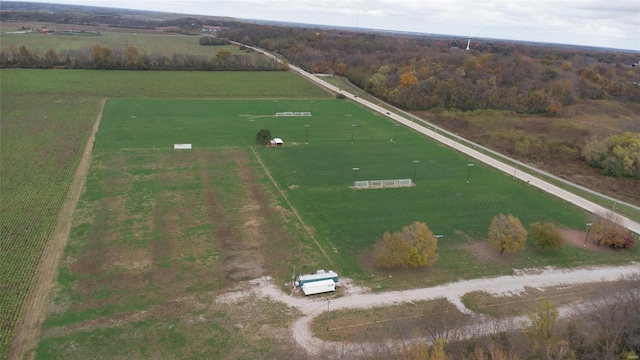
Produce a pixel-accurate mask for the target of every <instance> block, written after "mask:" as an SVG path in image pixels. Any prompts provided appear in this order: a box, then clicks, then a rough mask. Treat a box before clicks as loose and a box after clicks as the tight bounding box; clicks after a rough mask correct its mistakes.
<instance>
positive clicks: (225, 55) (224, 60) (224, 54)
mask: <svg viewBox="0 0 640 360" xmlns="http://www.w3.org/2000/svg"><path fill="white" fill-rule="evenodd" d="M231 58H232V54H231V51H229V50H220V51H218V52H217V53H216V60H217V61H218V64H220V65H221V66H227V65H229V63H230V62H231Z"/></svg>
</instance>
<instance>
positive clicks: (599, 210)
mask: <svg viewBox="0 0 640 360" xmlns="http://www.w3.org/2000/svg"><path fill="white" fill-rule="evenodd" d="M245 46H246V45H245ZM253 49H254V50H256V51H259V52H262V53H263V54H265V55H266V56H268V57H269V58H271V59H273V60H274V61H278V62H279V61H280V59H278V58H277V57H276V56H274V55H273V54H270V53H268V52H266V51H264V50H262V49H259V48H253ZM289 68H290V69H291V70H293V71H296V72H297V73H299V74H300V75H302V76H303V77H305V78H307V79H309V80H311V81H313V82H315V83H317V84H319V85H321V86H323V87H325V88H327V89H329V90H332V91H335V92H336V93H341V94H343V95H344V96H345V97H346V98H349V99H351V100H353V101H355V102H357V103H359V104H362V105H363V106H366V107H368V108H369V109H371V110H373V111H376V112H378V113H380V114H382V115H384V116H387V117H389V118H391V119H393V120H394V121H397V122H398V123H400V124H402V125H404V126H406V127H408V128H411V129H413V130H415V131H418V132H420V133H422V134H425V135H427V136H429V137H431V138H432V139H435V140H437V141H439V142H441V143H442V144H445V145H448V146H451V147H452V148H453V149H455V150H457V151H460V152H461V153H464V154H467V155H469V156H471V157H473V158H475V159H477V160H479V161H481V162H483V163H485V164H487V165H489V166H492V167H494V168H496V169H498V170H500V171H503V172H505V173H507V174H509V175H511V176H513V177H514V178H517V179H520V180H522V181H525V182H527V183H528V184H529V185H531V186H535V187H537V188H539V189H541V190H543V191H546V192H547V193H549V194H552V195H554V196H556V197H558V198H560V199H563V200H565V201H567V202H569V203H572V204H574V205H576V206H578V207H580V208H582V209H584V210H587V211H589V212H590V213H595V214H603V215H604V214H609V213H610V212H611V211H612V210H611V209H607V208H605V207H603V206H600V205H597V204H595V203H593V202H591V201H589V200H586V199H584V198H582V197H580V196H578V195H576V194H573V193H571V192H569V191H567V190H564V189H562V188H560V187H558V186H556V185H554V184H551V183H548V182H546V181H544V180H541V179H539V178H537V177H535V176H533V175H532V174H530V173H527V172H525V171H519V170H518V168H517V166H516V167H513V166H511V165H507V164H505V163H503V162H501V161H499V160H496V159H494V158H492V157H489V156H487V155H485V154H483V153H481V152H479V151H477V150H475V149H472V148H470V147H468V146H466V145H464V144H461V143H459V142H456V140H453V139H450V138H448V137H446V136H443V135H441V134H439V133H438V132H437V131H438V130H437V129H436V128H432V127H429V126H427V127H425V126H423V125H421V124H418V123H414V122H412V121H410V120H408V119H406V118H405V117H404V116H401V115H398V114H396V113H394V112H392V111H389V110H388V109H386V108H383V107H382V106H380V105H377V104H374V103H372V102H370V101H368V100H366V99H362V98H360V97H358V96H357V95H354V94H352V93H349V92H348V91H345V90H344V89H340V88H338V87H337V86H334V85H332V84H329V83H328V82H326V81H324V80H322V79H321V78H319V77H317V76H315V75H312V74H310V73H308V72H306V71H304V70H302V69H300V68H299V67H297V66H294V65H289ZM614 206H615V205H614ZM615 215H616V216H617V217H618V218H619V220H620V224H621V225H622V226H624V227H626V228H627V229H629V230H631V231H633V232H634V233H636V234H640V224H639V223H637V222H635V221H633V220H631V219H629V218H627V217H625V216H622V215H620V214H615Z"/></svg>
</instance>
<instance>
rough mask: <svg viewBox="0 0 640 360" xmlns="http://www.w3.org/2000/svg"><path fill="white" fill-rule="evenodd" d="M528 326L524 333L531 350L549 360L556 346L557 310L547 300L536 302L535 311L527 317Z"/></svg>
mask: <svg viewBox="0 0 640 360" xmlns="http://www.w3.org/2000/svg"><path fill="white" fill-rule="evenodd" d="M527 317H528V318H529V325H527V326H525V328H524V332H525V334H526V335H527V338H528V339H529V341H531V343H532V344H533V350H534V351H535V352H536V353H537V354H538V355H541V356H542V357H543V358H545V359H549V358H550V356H551V353H552V351H553V349H554V347H555V344H556V341H557V339H556V335H555V333H554V327H555V325H556V320H557V319H558V309H557V308H556V307H555V306H554V305H553V304H552V303H551V302H550V301H549V300H547V299H541V300H540V301H538V304H537V305H536V307H535V309H534V310H533V311H532V312H531V313H529V314H528V315H527Z"/></svg>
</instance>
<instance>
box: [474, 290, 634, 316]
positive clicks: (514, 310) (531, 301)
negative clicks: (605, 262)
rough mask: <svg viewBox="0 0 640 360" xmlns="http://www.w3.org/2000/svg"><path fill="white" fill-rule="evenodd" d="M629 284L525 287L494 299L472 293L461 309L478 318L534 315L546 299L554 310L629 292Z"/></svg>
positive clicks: (487, 295)
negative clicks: (514, 292)
mask: <svg viewBox="0 0 640 360" xmlns="http://www.w3.org/2000/svg"><path fill="white" fill-rule="evenodd" d="M628 287H629V281H616V282H606V283H592V284H582V285H572V286H554V287H548V288H542V289H536V288H532V287H526V286H525V291H524V292H522V293H519V294H514V295H504V296H499V295H494V294H490V293H488V292H485V291H474V292H470V293H467V294H465V295H464V296H463V297H462V302H463V303H464V305H465V306H466V307H467V308H469V309H471V310H473V311H475V312H477V313H481V314H485V315H488V316H491V317H495V318H505V317H510V316H520V315H525V314H527V313H529V312H531V311H533V309H534V307H535V306H536V304H537V303H538V301H539V300H540V299H547V300H549V301H550V302H551V303H552V304H554V305H555V306H557V307H560V306H563V305H568V304H573V303H579V302H583V301H586V300H589V299H594V298H597V297H599V296H602V295H603V294H612V293H616V292H620V291H624V290H626V289H628Z"/></svg>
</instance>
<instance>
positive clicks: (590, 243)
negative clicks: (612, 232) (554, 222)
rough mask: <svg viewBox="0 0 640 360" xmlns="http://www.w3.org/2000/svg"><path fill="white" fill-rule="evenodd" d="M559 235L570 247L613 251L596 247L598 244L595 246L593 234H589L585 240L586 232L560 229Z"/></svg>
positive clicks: (604, 247)
mask: <svg viewBox="0 0 640 360" xmlns="http://www.w3.org/2000/svg"><path fill="white" fill-rule="evenodd" d="M560 234H562V237H563V238H564V240H565V241H566V242H567V244H570V245H572V246H580V247H584V248H585V249H589V250H593V251H605V252H609V251H611V252H614V251H615V250H613V249H611V248H609V247H606V246H598V244H596V242H595V237H594V236H593V233H590V234H589V238H588V239H587V232H586V231H579V230H572V229H560ZM585 239H586V240H587V242H586V246H585Z"/></svg>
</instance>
